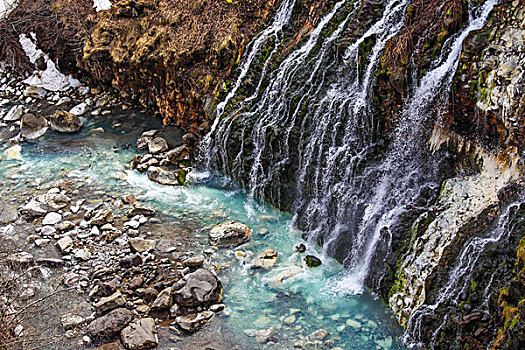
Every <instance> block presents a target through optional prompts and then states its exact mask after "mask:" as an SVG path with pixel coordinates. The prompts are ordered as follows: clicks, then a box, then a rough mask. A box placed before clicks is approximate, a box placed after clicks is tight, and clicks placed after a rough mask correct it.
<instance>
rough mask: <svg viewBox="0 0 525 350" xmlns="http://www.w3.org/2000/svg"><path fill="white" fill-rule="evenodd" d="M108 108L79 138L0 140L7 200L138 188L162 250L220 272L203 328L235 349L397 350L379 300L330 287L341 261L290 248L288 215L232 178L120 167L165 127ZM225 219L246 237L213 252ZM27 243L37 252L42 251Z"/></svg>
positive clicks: (293, 240)
mask: <svg viewBox="0 0 525 350" xmlns="http://www.w3.org/2000/svg"><path fill="white" fill-rule="evenodd" d="M112 112H113V113H112V116H111V117H107V116H105V117H102V116H101V117H90V118H89V120H87V119H84V122H85V127H84V128H83V130H82V132H81V133H79V134H76V135H72V136H68V135H66V136H64V135H59V134H57V133H48V135H47V136H46V138H45V139H43V140H40V141H39V142H37V143H33V144H29V143H23V144H21V148H18V147H17V146H15V147H11V148H10V147H9V146H8V145H6V144H4V145H1V146H0V147H1V148H0V178H1V182H2V186H1V189H0V195H1V196H2V197H3V199H4V200H9V198H18V199H19V200H21V199H23V198H24V197H28V196H31V194H32V193H31V192H32V188H35V187H36V188H38V187H40V186H44V185H45V184H49V183H51V182H53V181H56V180H59V179H66V180H67V179H71V180H74V181H80V182H85V183H88V184H90V185H93V186H94V187H96V188H99V189H100V190H101V191H105V192H106V193H110V194H115V195H118V196H123V195H127V194H129V193H134V194H135V195H136V197H137V199H139V201H140V202H142V203H144V204H147V205H149V206H151V207H153V208H154V209H155V210H156V211H157V212H158V213H159V214H160V215H159V218H161V222H160V223H159V224H158V225H157V226H158V227H160V229H159V228H157V229H156V230H155V231H154V232H152V235H153V236H154V237H155V239H157V240H158V242H159V243H158V248H159V249H160V250H164V249H165V250H168V249H169V248H170V247H173V246H183V247H184V248H185V249H187V250H190V251H192V252H194V253H195V255H196V256H200V255H202V256H205V257H206V262H205V265H206V266H207V267H208V268H210V269H211V270H213V271H214V272H216V273H217V275H218V276H219V278H220V280H221V281H222V283H223V285H224V288H225V298H224V303H225V304H226V309H225V311H224V312H223V313H222V314H221V315H220V316H218V317H219V323H217V321H214V322H213V323H212V324H211V325H209V326H206V327H221V329H220V330H219V331H220V332H221V334H222V333H223V334H225V335H226V334H229V338H231V339H233V341H232V342H234V343H236V344H237V346H239V347H240V348H241V349H260V348H272V349H293V348H294V344H296V345H299V343H301V344H302V345H303V346H305V348H308V345H307V344H306V343H307V342H308V341H315V340H316V339H318V338H319V337H321V338H323V337H324V341H325V342H326V341H328V342H327V343H325V345H327V344H328V346H329V347H328V348H342V349H394V348H398V347H399V342H398V340H397V338H398V336H399V335H400V333H401V329H400V328H399V326H397V324H396V321H395V319H394V318H393V316H392V315H391V313H390V312H389V309H387V308H386V306H385V305H384V304H383V303H382V302H381V301H380V300H378V299H377V298H376V297H374V296H373V295H370V294H368V293H366V292H365V293H364V294H361V295H351V294H345V293H344V292H341V291H340V290H339V291H338V292H337V293H336V292H334V291H333V289H334V288H331V286H333V285H336V284H337V281H338V280H339V279H340V278H342V274H343V273H342V272H343V271H342V267H341V265H340V264H339V263H337V262H336V261H335V260H333V259H331V258H329V257H326V256H323V255H322V253H321V251H320V250H319V249H317V247H315V246H312V245H309V244H306V246H307V252H306V253H303V254H299V253H294V249H293V247H294V245H295V244H297V243H301V242H302V239H301V232H300V231H299V230H297V229H294V228H293V227H292V224H291V216H290V215H288V214H287V213H282V212H279V211H277V210H276V209H274V208H273V207H271V206H269V205H266V204H263V203H261V202H258V201H256V200H253V199H251V198H249V197H248V196H247V195H246V193H245V192H244V191H243V190H242V189H240V188H239V187H238V186H236V185H235V184H234V183H232V182H231V181H229V180H228V179H226V178H224V177H221V176H219V175H216V174H211V173H209V172H198V171H194V172H192V173H190V175H189V177H188V178H189V182H190V183H189V184H188V185H187V186H185V187H167V186H162V185H159V184H157V183H154V182H151V181H150V180H149V179H148V178H147V176H146V175H144V174H140V173H138V172H136V171H131V170H127V169H126V167H125V165H126V164H127V163H128V162H129V161H130V160H131V158H132V157H133V155H134V154H136V153H137V151H136V150H135V148H134V143H135V141H136V139H137V137H138V136H139V135H140V134H141V132H142V131H145V130H149V129H152V128H161V125H160V122H158V121H155V119H154V118H153V117H152V116H147V115H144V114H143V113H140V112H139V111H133V110H131V111H130V110H127V111H123V110H120V109H113V111H112ZM146 118H147V119H146ZM97 128H98V129H97ZM100 128H103V129H104V132H102V130H101V129H100ZM170 135H171V137H172V140H176V139H177V138H180V134H179V133H178V131H177V130H171V132H170ZM130 145H133V146H131V147H130ZM91 195H96V194H93V193H92V194H91ZM12 201H13V202H16V201H15V200H12ZM226 220H235V221H239V222H243V223H245V224H247V225H248V226H250V228H251V229H252V236H251V239H250V241H249V242H247V243H245V244H243V245H241V246H238V247H235V248H233V249H229V248H221V249H214V248H213V247H212V246H211V245H210V243H209V241H208V236H207V232H208V230H209V229H210V228H211V227H213V226H214V225H216V224H218V223H221V222H223V221H226ZM303 243H304V242H303ZM31 249H32V253H34V254H35V255H36V256H38V255H39V252H38V248H34V247H33V248H31ZM267 249H275V250H277V252H278V263H277V266H276V267H275V268H273V269H271V270H268V271H267V270H256V269H253V268H252V266H251V264H250V261H251V258H252V257H256V256H257V255H259V254H260V253H262V252H263V251H265V250H267ZM40 254H41V253H40ZM305 254H312V255H316V256H318V257H319V258H321V260H322V262H323V263H322V265H321V266H319V267H317V268H307V267H306V266H305V265H304V263H303V258H304V256H305ZM258 330H269V331H268V332H269V334H270V336H269V342H268V343H266V344H259V343H258V342H257V340H256V339H257V337H256V336H255V334H256V331H258ZM325 331H326V332H325ZM315 332H317V333H315ZM314 333H315V335H314ZM325 334H326V335H325ZM172 341H173V340H171V341H170V342H168V343H165V342H163V341H162V338H161V346H160V347H159V348H180V347H178V346H177V343H176V342H175V343H173V342H172Z"/></svg>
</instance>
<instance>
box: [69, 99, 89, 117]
mask: <svg viewBox="0 0 525 350" xmlns="http://www.w3.org/2000/svg"><path fill="white" fill-rule="evenodd" d="M88 108H89V106H88V104H87V103H85V102H82V103H80V104H78V105H76V106H75V107H73V108H71V110H70V111H69V113H71V114H73V115H75V116H81V115H84V114H85V113H86V112H87V110H88Z"/></svg>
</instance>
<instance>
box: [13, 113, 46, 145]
mask: <svg viewBox="0 0 525 350" xmlns="http://www.w3.org/2000/svg"><path fill="white" fill-rule="evenodd" d="M47 129H48V127H47V120H46V118H44V117H42V116H36V115H34V114H26V115H24V116H23V117H22V124H21V125H20V132H21V134H22V136H23V137H24V138H25V139H26V140H27V141H36V140H37V139H39V138H40V137H42V136H44V135H45V134H46V132H47Z"/></svg>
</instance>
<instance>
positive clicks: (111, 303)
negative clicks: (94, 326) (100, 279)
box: [93, 292, 126, 315]
mask: <svg viewBox="0 0 525 350" xmlns="http://www.w3.org/2000/svg"><path fill="white" fill-rule="evenodd" d="M125 304H126V298H124V296H123V295H122V293H121V292H115V293H113V294H112V295H110V296H109V297H105V298H101V299H100V301H99V302H97V303H95V305H93V306H94V307H95V311H96V312H97V314H99V315H100V314H104V313H105V312H107V311H109V310H112V309H115V308H118V307H121V306H124V305H125Z"/></svg>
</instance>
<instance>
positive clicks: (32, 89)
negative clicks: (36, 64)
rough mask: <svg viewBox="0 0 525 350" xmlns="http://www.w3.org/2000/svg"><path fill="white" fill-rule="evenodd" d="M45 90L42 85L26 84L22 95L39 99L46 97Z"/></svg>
mask: <svg viewBox="0 0 525 350" xmlns="http://www.w3.org/2000/svg"><path fill="white" fill-rule="evenodd" d="M46 95H47V91H46V89H44V88H43V87H39V86H28V87H26V89H25V90H24V96H26V97H32V98H36V99H41V98H44V97H46Z"/></svg>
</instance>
